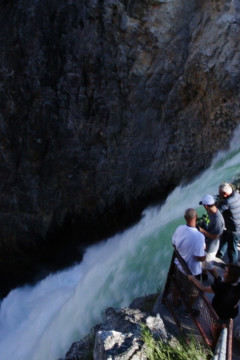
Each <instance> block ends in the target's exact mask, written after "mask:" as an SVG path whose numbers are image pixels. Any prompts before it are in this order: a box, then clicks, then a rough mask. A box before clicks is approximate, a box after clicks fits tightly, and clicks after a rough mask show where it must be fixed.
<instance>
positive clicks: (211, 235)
mask: <svg viewBox="0 0 240 360" xmlns="http://www.w3.org/2000/svg"><path fill="white" fill-rule="evenodd" d="M198 231H200V233H202V234H203V235H204V236H205V237H207V238H209V239H212V240H215V239H217V238H218V237H219V236H220V234H212V233H210V232H208V231H207V230H205V229H203V228H201V227H199V228H198Z"/></svg>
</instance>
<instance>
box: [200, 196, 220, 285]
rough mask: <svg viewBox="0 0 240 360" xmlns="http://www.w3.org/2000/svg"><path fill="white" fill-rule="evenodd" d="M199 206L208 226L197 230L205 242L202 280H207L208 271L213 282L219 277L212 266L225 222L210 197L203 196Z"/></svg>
mask: <svg viewBox="0 0 240 360" xmlns="http://www.w3.org/2000/svg"><path fill="white" fill-rule="evenodd" d="M199 205H203V206H204V208H205V210H206V212H207V214H208V224H207V225H206V226H205V228H204V227H201V226H199V227H198V230H199V231H200V232H201V233H202V234H203V235H204V236H205V242H206V249H205V254H206V260H205V261H204V262H203V263H202V269H203V273H202V279H203V280H207V278H208V275H207V273H208V271H209V272H210V273H211V274H212V275H213V277H214V279H215V280H218V279H219V278H220V277H219V275H218V273H217V269H216V267H215V266H214V259H215V256H216V254H217V251H218V248H219V238H220V236H221V235H222V233H223V231H224V229H225V222H224V218H223V216H222V214H221V212H220V211H219V210H218V208H217V207H216V204H215V200H214V198H213V196H211V195H205V196H203V198H202V200H201V201H200V202H199Z"/></svg>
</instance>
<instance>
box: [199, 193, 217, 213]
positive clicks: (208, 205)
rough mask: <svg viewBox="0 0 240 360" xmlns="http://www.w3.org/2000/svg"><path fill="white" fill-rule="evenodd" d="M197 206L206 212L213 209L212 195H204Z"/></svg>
mask: <svg viewBox="0 0 240 360" xmlns="http://www.w3.org/2000/svg"><path fill="white" fill-rule="evenodd" d="M199 205H203V206H204V208H205V209H206V211H212V210H213V209H215V200H214V197H213V196H212V195H204V196H203V198H202V200H201V201H200V202H199Z"/></svg>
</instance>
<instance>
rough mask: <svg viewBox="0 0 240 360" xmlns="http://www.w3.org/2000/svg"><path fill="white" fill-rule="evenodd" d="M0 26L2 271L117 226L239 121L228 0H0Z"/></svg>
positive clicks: (202, 160)
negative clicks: (42, 250)
mask: <svg viewBox="0 0 240 360" xmlns="http://www.w3.org/2000/svg"><path fill="white" fill-rule="evenodd" d="M0 22H1V28H0V95H1V96H0V146H1V149H0V156H1V161H0V241H1V251H0V256H1V270H2V271H3V272H4V271H6V270H5V269H6V268H7V269H8V270H9V268H10V265H11V264H14V266H15V270H16V266H17V265H16V264H18V263H19V269H20V272H21V271H22V270H21V269H23V268H25V271H26V272H28V271H30V270H31V266H30V267H29V264H28V259H29V254H33V253H36V252H38V249H39V247H41V246H43V247H44V245H42V244H46V243H49V242H51V241H55V242H56V241H58V239H60V237H61V236H62V240H61V241H63V242H64V241H65V242H67V241H69V242H70V241H71V239H72V238H74V237H75V241H76V242H79V243H84V242H86V241H87V240H86V239H88V240H89V239H91V238H97V237H99V238H101V237H104V236H105V235H108V234H110V233H111V231H116V230H118V229H120V228H121V224H123V223H124V224H126V223H127V221H128V220H129V221H131V220H133V219H134V215H135V214H140V212H141V210H142V209H143V208H144V207H145V206H147V205H148V204H151V203H152V202H153V201H157V200H160V199H164V197H166V195H167V193H168V192H169V191H170V190H171V189H172V188H174V187H175V186H176V185H177V184H179V182H181V181H187V180H188V179H190V178H192V177H193V176H195V175H197V174H198V173H199V172H201V171H202V170H203V169H205V168H206V167H207V166H208V165H209V163H210V161H211V159H212V157H213V155H214V154H215V153H216V152H217V151H218V150H219V149H224V148H226V147H227V146H228V143H229V140H230V138H231V135H232V132H233V130H234V129H235V127H236V126H237V125H238V124H239V104H240V100H239V78H240V67H239V63H240V52H239V40H238V39H239V35H240V34H239V32H240V27H239V24H240V4H239V1H237V0H78V1H76V0H35V1H32V0H18V1H16V0H11V1H9V0H8V1H7V0H2V1H1V12H0ZM58 230H59V231H58ZM66 234H68V236H66ZM53 239H55V240H53ZM13 249H14V251H13ZM9 264H10V265H9ZM17 268H18V267H17ZM13 276H14V275H13Z"/></svg>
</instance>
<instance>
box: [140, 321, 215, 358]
mask: <svg viewBox="0 0 240 360" xmlns="http://www.w3.org/2000/svg"><path fill="white" fill-rule="evenodd" d="M142 340H143V341H144V344H145V354H146V356H147V358H148V359H149V360H189V359H191V360H207V359H209V355H213V354H212V352H211V350H210V349H209V348H206V347H205V346H203V345H202V344H200V343H199V342H197V340H196V338H194V337H192V338H191V339H190V341H189V342H188V343H186V341H184V339H176V340H175V341H170V342H165V341H163V340H162V339H158V340H156V339H154V337H153V335H152V333H151V332H150V331H149V329H148V328H147V327H146V326H145V325H143V326H142Z"/></svg>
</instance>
